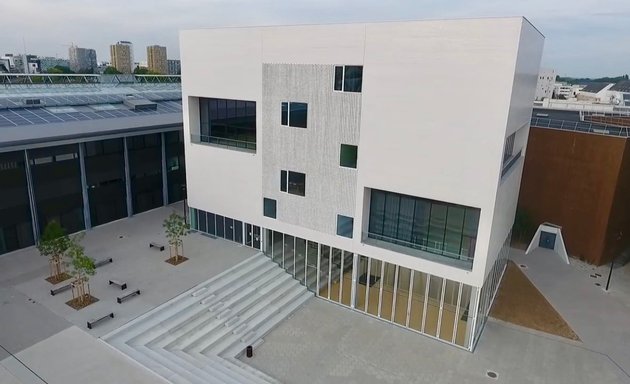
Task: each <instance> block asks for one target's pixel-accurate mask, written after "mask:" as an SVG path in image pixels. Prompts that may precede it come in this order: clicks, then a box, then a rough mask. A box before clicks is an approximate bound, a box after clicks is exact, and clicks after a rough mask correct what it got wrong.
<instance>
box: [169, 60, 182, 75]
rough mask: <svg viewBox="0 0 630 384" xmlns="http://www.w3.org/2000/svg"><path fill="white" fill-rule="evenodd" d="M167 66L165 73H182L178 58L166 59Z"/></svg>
mask: <svg viewBox="0 0 630 384" xmlns="http://www.w3.org/2000/svg"><path fill="white" fill-rule="evenodd" d="M166 65H167V66H168V71H167V74H169V75H180V74H181V73H182V63H181V61H179V60H166Z"/></svg>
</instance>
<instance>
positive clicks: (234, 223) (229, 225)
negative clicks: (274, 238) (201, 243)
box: [190, 208, 261, 249]
mask: <svg viewBox="0 0 630 384" xmlns="http://www.w3.org/2000/svg"><path fill="white" fill-rule="evenodd" d="M190 228H191V229H193V230H196V231H199V232H203V233H206V234H208V235H211V236H216V237H220V238H222V239H226V240H230V241H233V242H235V243H238V244H245V245H247V246H249V247H252V248H256V249H260V247H261V237H260V227H258V226H255V225H251V224H249V223H244V222H242V221H240V220H237V219H234V218H231V217H225V216H221V215H217V214H214V213H211V212H206V211H203V210H201V209H196V208H190Z"/></svg>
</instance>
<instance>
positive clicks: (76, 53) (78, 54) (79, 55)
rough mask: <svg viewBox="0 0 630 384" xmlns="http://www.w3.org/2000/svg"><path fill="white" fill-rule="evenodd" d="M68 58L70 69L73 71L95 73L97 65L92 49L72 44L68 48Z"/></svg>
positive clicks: (94, 52)
mask: <svg viewBox="0 0 630 384" xmlns="http://www.w3.org/2000/svg"><path fill="white" fill-rule="evenodd" d="M68 58H69V62H70V69H71V70H73V71H74V72H75V73H95V72H96V67H98V64H97V61H96V51H95V50H94V49H90V48H79V47H77V46H75V45H72V46H70V48H68Z"/></svg>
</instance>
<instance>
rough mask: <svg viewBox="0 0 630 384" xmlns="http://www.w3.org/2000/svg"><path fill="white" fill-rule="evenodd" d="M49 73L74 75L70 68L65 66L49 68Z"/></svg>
mask: <svg viewBox="0 0 630 384" xmlns="http://www.w3.org/2000/svg"><path fill="white" fill-rule="evenodd" d="M47 72H48V73H52V74H71V73H74V72H73V71H72V70H71V69H70V68H69V67H66V66H64V65H55V66H54V67H52V68H48V71H47Z"/></svg>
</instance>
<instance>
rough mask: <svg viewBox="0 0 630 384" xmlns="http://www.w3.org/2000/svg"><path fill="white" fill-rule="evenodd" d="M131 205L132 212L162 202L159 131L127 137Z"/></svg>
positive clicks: (158, 205) (138, 211)
mask: <svg viewBox="0 0 630 384" xmlns="http://www.w3.org/2000/svg"><path fill="white" fill-rule="evenodd" d="M127 150H128V157H129V176H130V178H131V201H132V204H131V206H132V207H133V213H134V214H135V213H140V212H145V211H148V210H150V209H153V208H157V207H160V206H162V205H163V204H164V200H163V199H164V195H163V189H162V187H163V185H162V141H161V135H160V134H159V133H151V134H148V135H138V136H131V137H128V138H127Z"/></svg>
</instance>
